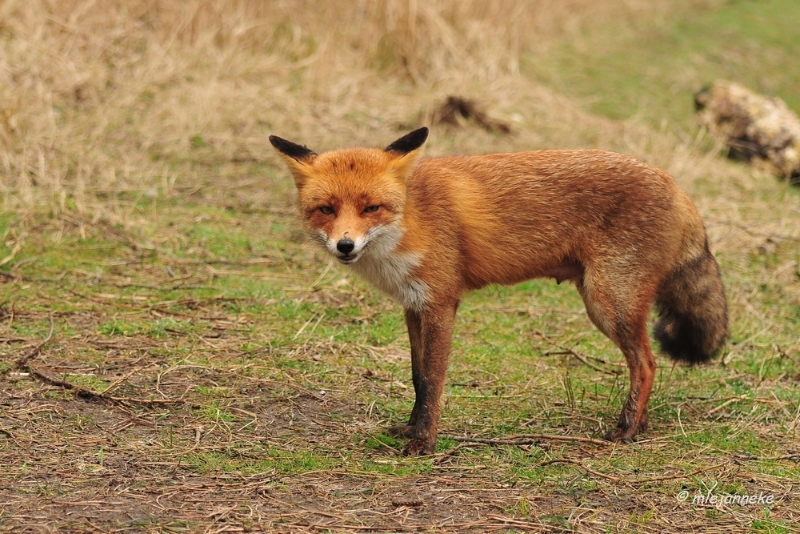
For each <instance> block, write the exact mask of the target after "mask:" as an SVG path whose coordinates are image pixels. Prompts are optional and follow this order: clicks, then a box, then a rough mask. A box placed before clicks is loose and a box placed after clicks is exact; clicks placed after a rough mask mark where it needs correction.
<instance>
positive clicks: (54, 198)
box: [0, 0, 713, 218]
mask: <svg viewBox="0 0 800 534" xmlns="http://www.w3.org/2000/svg"><path fill="white" fill-rule="evenodd" d="M706 3H709V4H710V3H713V2H706ZM694 4H698V5H702V4H703V2H697V1H694V2H690V1H688V0H687V1H685V2H679V3H675V2H667V1H659V2H638V3H637V2H630V1H627V2H623V1H614V2H602V3H599V2H590V1H586V0H574V1H570V2H558V3H552V2H544V1H542V2H528V3H519V2H512V1H510V0H496V1H493V2H484V1H477V0H474V1H466V2H452V1H437V2H416V1H399V0H384V1H380V2H350V3H345V4H333V3H322V4H320V3H319V2H303V1H295V2H254V1H234V0H231V1H226V2H212V1H208V0H206V1H199V0H195V1H189V2H180V3H177V4H176V3H173V2H166V1H164V2H153V1H116V2H106V3H103V5H102V7H101V6H100V5H99V4H97V3H96V2H94V1H80V0H72V1H65V2H47V1H44V0H42V1H38V0H37V1H30V2H27V1H26V2H23V1H16V0H10V1H8V2H5V3H4V4H3V6H2V8H1V9H2V11H0V17H1V19H0V20H1V21H2V22H0V29H2V33H3V35H4V37H5V38H4V41H3V47H4V54H3V59H2V65H0V69H1V70H0V72H2V77H3V83H2V85H1V86H0V91H2V93H0V102H2V103H1V104H0V106H1V109H0V120H1V124H0V140H2V144H3V161H2V166H3V183H2V185H3V190H4V191H5V195H4V198H5V200H6V208H7V209H9V208H11V209H14V208H16V207H20V206H31V205H34V204H39V205H41V204H42V203H44V204H47V205H50V204H55V205H56V206H57V207H58V209H61V210H64V209H66V208H67V207H71V206H73V204H74V207H75V208H76V209H78V210H79V211H81V212H87V211H91V212H93V213H96V212H97V210H98V209H100V210H101V211H102V212H104V213H106V214H109V215H112V216H114V217H116V218H120V217H123V218H124V215H125V213H126V210H125V209H124V206H118V205H117V204H116V203H115V201H119V198H120V193H123V192H126V191H142V190H146V189H148V188H153V189H157V190H160V191H162V192H163V193H164V194H170V193H171V192H172V191H173V189H174V188H175V187H178V188H184V189H186V188H193V187H195V186H196V185H197V183H196V181H197V179H198V178H200V179H209V178H210V177H209V176H200V177H198V176H197V175H196V174H195V173H193V172H191V168H192V166H191V165H190V164H189V163H188V161H187V160H188V159H189V158H188V157H187V155H188V154H189V151H190V149H191V148H192V146H193V145H192V143H193V141H192V140H193V139H194V140H195V143H197V144H199V143H207V144H209V145H212V146H213V147H214V148H215V149H216V150H217V152H216V154H217V155H218V156H219V157H220V158H221V159H225V160H228V161H230V160H235V159H237V158H238V159H240V160H241V159H248V158H252V159H255V160H262V159H264V158H267V159H269V157H270V156H269V155H268V154H270V153H269V152H268V150H267V143H265V139H266V136H267V135H268V134H269V133H273V132H276V133H281V134H282V135H286V136H289V137H292V136H293V137H297V138H299V139H303V140H304V141H305V142H308V143H313V144H314V145H322V146H325V147H328V146H338V145H340V144H341V141H342V140H346V142H348V143H349V142H353V143H356V142H364V141H367V140H371V139H373V138H374V137H375V136H376V134H378V133H380V134H381V136H386V135H387V126H389V127H395V128H400V127H406V126H411V125H417V124H419V123H420V122H421V121H422V120H423V118H424V117H425V116H426V113H428V112H429V111H430V109H431V107H432V106H434V105H435V104H436V103H437V102H438V101H440V100H442V99H443V98H444V97H445V96H446V95H448V94H451V93H453V92H459V91H464V89H466V91H464V92H466V93H468V94H465V95H463V96H467V97H472V98H477V99H478V100H479V101H487V102H491V103H492V108H493V111H494V112H495V113H497V114H499V115H500V116H501V117H503V118H505V119H508V120H510V121H511V122H512V123H518V124H519V128H518V130H519V131H520V135H519V136H517V138H516V142H515V143H513V146H512V148H516V147H532V146H533V147H536V146H543V145H544V144H545V143H553V144H557V145H569V144H572V145H574V144H576V140H577V142H578V143H581V142H583V143H586V140H585V137H586V136H587V135H589V134H587V131H592V132H594V131H595V129H596V124H586V121H587V118H586V117H584V116H581V115H580V113H579V112H578V110H577V109H575V107H574V106H573V105H572V104H571V103H569V102H567V101H565V100H564V99H563V98H561V97H560V96H559V95H557V94H554V93H553V92H552V91H550V90H548V89H546V88H544V87H542V86H540V85H538V84H536V83H535V82H532V81H529V80H526V79H524V78H522V77H520V76H519V75H518V71H519V63H520V58H521V56H522V54H523V53H529V52H530V51H531V50H534V51H535V50H540V49H543V48H544V47H546V46H547V45H548V44H550V43H552V42H553V41H554V40H555V39H558V38H560V37H563V36H565V35H579V34H580V33H581V32H582V31H584V30H585V29H586V28H591V27H593V25H598V26H600V25H602V24H604V23H605V22H606V21H616V20H618V19H620V18H628V19H631V20H634V19H635V17H637V16H638V15H640V14H641V13H643V12H647V13H648V16H650V15H652V13H650V12H651V10H656V11H657V12H659V13H664V14H668V13H670V12H671V11H674V10H679V9H682V8H685V7H686V6H691V5H694ZM498 28H499V29H501V31H498ZM589 122H590V123H591V122H592V121H589ZM566 123H568V124H569V126H567V124H566ZM539 125H545V127H546V128H547V129H548V132H547V133H546V134H545V135H540V134H537V133H536V132H537V130H539V129H540V126H539ZM576 130H578V131H576ZM581 139H583V141H581ZM476 141H477V142H475V145H474V146H476V147H477V146H481V145H483V144H485V139H480V140H476ZM462 144H463V143H462ZM446 148H447V149H449V148H450V147H446ZM466 148H467V149H469V148H471V147H470V144H469V143H468V144H467V147H466ZM180 162H183V163H186V165H184V166H180V165H177V163H180ZM194 170H195V171H197V172H200V171H199V170H197V169H196V168H195V169H194ZM201 174H202V173H201ZM98 197H99V198H100V200H101V201H100V202H96V201H95V199H97V198H98ZM109 198H111V199H112V201H111V202H108V199H109ZM120 202H121V201H120ZM90 206H91V207H90Z"/></svg>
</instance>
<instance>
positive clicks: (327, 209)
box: [319, 206, 334, 215]
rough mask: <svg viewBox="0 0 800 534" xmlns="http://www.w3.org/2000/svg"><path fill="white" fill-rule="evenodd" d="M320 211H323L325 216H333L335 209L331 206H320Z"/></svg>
mask: <svg viewBox="0 0 800 534" xmlns="http://www.w3.org/2000/svg"><path fill="white" fill-rule="evenodd" d="M319 211H321V212H322V213H323V214H324V215H333V213H334V211H333V208H332V207H330V206H320V207H319Z"/></svg>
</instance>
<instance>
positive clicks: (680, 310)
mask: <svg viewBox="0 0 800 534" xmlns="http://www.w3.org/2000/svg"><path fill="white" fill-rule="evenodd" d="M656 307H657V309H658V312H659V316H660V317H659V320H658V322H657V323H656V326H655V331H654V335H655V338H656V340H658V342H659V343H660V344H661V350H662V351H663V352H665V353H666V354H667V355H668V356H669V357H670V358H673V359H675V360H681V361H684V362H688V363H700V362H705V361H708V360H709V359H711V358H712V357H713V356H714V355H715V354H716V353H717V351H718V350H719V349H720V348H721V347H722V345H723V344H724V343H725V338H726V337H727V334H728V305H727V302H726V300H725V288H724V287H723V286H722V279H721V278H720V274H719V266H718V265H717V260H715V259H714V256H712V255H711V252H710V251H709V250H708V243H706V246H705V251H704V253H703V254H701V255H700V256H697V257H695V258H692V259H691V260H689V261H687V262H685V263H683V264H681V265H679V266H678V267H677V268H675V269H674V270H673V271H672V272H671V273H670V274H669V275H668V276H667V278H666V280H664V282H663V283H662V284H661V287H660V288H659V291H658V295H657V297H656Z"/></svg>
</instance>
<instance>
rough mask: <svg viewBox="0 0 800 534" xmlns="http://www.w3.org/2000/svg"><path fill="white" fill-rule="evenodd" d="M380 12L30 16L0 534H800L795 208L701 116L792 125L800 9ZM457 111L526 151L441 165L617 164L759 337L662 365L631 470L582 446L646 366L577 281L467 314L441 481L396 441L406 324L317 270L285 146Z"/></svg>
mask: <svg viewBox="0 0 800 534" xmlns="http://www.w3.org/2000/svg"><path fill="white" fill-rule="evenodd" d="M331 5H332V4H331ZM358 5H360V4H358V3H352V5H351V4H346V5H345V4H342V7H338V8H336V9H334V8H333V7H330V6H328V7H325V6H323V7H321V8H320V7H319V6H318V4H314V5H313V6H312V4H311V3H309V2H303V1H301V0H297V1H296V2H292V3H290V4H286V5H284V4H278V3H258V2H247V1H244V0H242V1H231V2H228V3H225V4H224V5H223V4H220V3H215V2H205V1H199V0H198V1H194V2H186V3H184V4H182V5H181V6H180V7H176V6H171V5H167V4H159V3H156V4H153V3H151V2H137V1H133V0H132V1H130V2H118V3H117V2H114V3H110V4H109V5H108V6H106V7H107V8H106V9H104V10H96V9H92V8H91V5H90V4H87V3H85V2H82V1H79V0H75V1H73V2H64V3H56V4H52V5H50V4H45V3H42V4H38V3H24V4H23V3H21V2H11V3H9V4H8V5H7V6H4V7H3V9H4V11H3V13H2V19H0V21H1V22H2V23H1V24H0V34H2V35H3V38H4V39H3V40H2V46H3V47H4V50H5V52H6V53H5V55H4V56H3V59H2V60H0V61H2V62H3V69H2V72H3V73H5V74H4V76H7V77H9V79H10V80H16V81H15V82H14V83H6V84H4V85H2V87H0V92H2V95H3V98H2V99H0V102H1V103H0V142H2V143H3V147H4V155H3V158H0V164H1V165H2V187H3V189H2V200H3V206H4V210H3V213H2V214H1V215H0V235H2V236H3V239H2V241H0V262H2V265H0V275H2V276H0V280H1V281H2V282H3V283H2V285H0V304H1V305H0V318H2V321H0V329H1V330H0V332H2V333H0V341H1V343H0V387H2V398H3V401H2V403H3V410H2V414H0V440H1V441H0V443H2V444H3V446H2V447H0V466H3V467H2V468H0V473H2V476H0V480H3V481H6V482H4V483H3V482H0V502H2V503H3V505H2V507H0V530H4V531H24V530H26V529H30V528H33V527H31V525H42V526H41V527H37V528H40V530H41V531H52V530H59V529H61V530H71V531H78V532H95V531H112V530H123V531H124V530H128V531H136V532H138V531H142V532H161V531H171V530H184V531H224V530H226V529H233V530H236V529H245V530H247V529H250V530H256V531H257V530H259V529H260V530H267V531H270V530H271V531H286V532H290V531H291V532H297V531H308V532H310V531H320V530H322V531H334V532H351V531H361V530H364V529H373V530H377V531H387V530H390V531H406V530H422V531H429V532H449V531H453V532H455V531H459V532H460V531H465V530H474V531H487V530H501V531H508V532H514V531H553V530H568V531H569V530H575V531H592V532H594V531H603V532H613V531H638V532H662V531H698V530H703V531H710V532H714V531H751V532H795V531H797V528H796V527H795V526H794V525H796V524H797V500H798V495H797V492H796V490H795V489H793V488H794V486H793V481H794V480H796V479H797V477H798V476H800V468H799V467H798V462H797V459H798V451H800V442H798V437H797V432H798V428H797V427H798V420H800V416H799V415H798V414H799V413H800V408H798V407H800V393H798V389H797V387H796V384H797V378H798V376H800V367H798V355H799V354H800V339H798V335H797V332H798V331H800V271H798V265H799V264H800V247H798V240H800V233H798V228H800V224H798V222H800V221H799V220H798V219H800V192H799V191H798V189H797V188H790V187H788V186H786V184H784V183H782V182H780V181H779V180H777V179H775V178H773V177H771V176H766V175H763V174H759V173H756V172H754V171H751V170H750V169H747V168H745V167H742V166H740V165H738V164H734V163H731V162H728V161H726V160H725V159H724V158H722V157H721V155H720V150H719V148H718V147H716V145H714V143H713V142H712V141H710V140H709V139H707V138H705V137H704V136H703V134H702V132H700V131H699V130H697V129H695V128H694V126H693V125H692V122H691V121H692V119H691V93H692V92H693V91H694V90H695V89H696V88H698V86H699V85H702V84H704V83H707V82H708V81H711V80H712V79H713V78H714V77H717V76H725V77H731V78H735V79H737V80H741V81H744V82H746V83H748V84H749V85H751V86H752V87H753V88H755V89H758V90H761V91H765V92H768V93H773V94H778V95H780V96H782V97H783V98H785V99H786V100H787V102H788V103H789V104H790V106H793V107H794V109H795V110H797V109H798V108H799V106H798V104H797V102H796V101H795V100H793V99H794V98H796V95H794V94H793V93H792V91H791V88H793V87H797V86H800V74H798V72H797V70H796V69H790V68H784V66H785V65H790V64H792V61H793V58H794V57H795V56H796V55H797V47H798V41H797V33H796V32H793V31H791V30H792V28H794V27H796V26H797V21H798V17H800V10H798V8H797V7H795V6H794V4H793V3H792V2H790V1H789V0H769V1H767V2H759V3H755V2H745V1H743V2H720V1H704V2H700V1H689V0H686V1H679V2H667V1H663V2H662V1H654V2H646V3H645V2H631V1H627V2H611V1H609V2H599V3H598V2H588V1H582V0H576V1H575V2H564V3H559V4H557V5H552V4H548V5H545V3H535V2H534V3H529V4H525V5H522V4H519V3H517V2H510V1H509V2H494V3H490V2H478V1H469V2H461V3H454V2H448V1H442V2H434V3H429V4H426V6H424V7H423V6H422V4H421V3H414V2H400V1H390V0H385V1H382V2H374V3H369V5H367V4H364V5H363V6H362V7H361V8H358V7H357V6H358ZM220 6H222V7H220ZM354 6H355V7H354ZM359 9H361V11H359ZM501 27H502V28H506V31H504V32H499V31H497V28H501ZM461 91H468V92H469V94H465V95H463V96H467V97H470V98H474V99H476V101H478V102H479V103H480V104H481V105H483V106H485V107H486V108H487V109H488V112H489V113H490V115H492V116H493V117H497V118H498V119H499V120H504V121H507V122H508V123H509V124H511V125H512V129H513V130H514V132H515V133H514V135H512V136H503V135H499V134H496V133H487V132H484V131H482V130H480V129H478V128H475V127H466V128H461V129H458V128H450V129H448V128H444V127H434V128H433V131H432V138H431V142H430V152H431V153H433V154H443V153H455V152H464V153H479V152H488V151H509V150H523V149H529V148H544V147H556V146H559V147H560V146H573V147H587V146H591V147H602V148H608V149H615V150H621V151H625V152H628V153H631V154H634V155H636V156H638V157H641V158H643V159H645V160H647V161H649V162H651V163H654V164H657V165H659V166H661V167H663V168H665V169H667V170H669V171H670V172H671V173H672V174H673V175H674V176H675V177H676V180H678V182H679V183H680V185H681V186H682V187H683V188H684V189H685V190H687V191H688V192H689V194H690V196H691V197H692V198H693V199H694V201H695V202H696V204H697V206H698V209H699V210H700V212H701V214H702V215H703V217H704V220H705V221H706V224H707V228H708V231H709V236H710V238H711V243H712V249H713V250H714V252H715V254H716V255H717V258H718V259H719V262H720V264H721V266H722V269H723V274H724V281H725V284H726V289H727V293H728V299H729V305H730V312H731V321H732V327H731V336H730V340H729V343H728V345H727V346H726V347H725V350H724V351H723V354H722V355H721V357H720V359H719V360H718V361H716V362H715V363H713V364H711V365H708V366H703V367H699V368H696V369H689V368H685V367H680V366H672V365H671V363H670V362H668V361H667V360H666V359H665V358H663V357H659V358H658V364H659V368H658V374H657V381H656V387H655V390H654V394H653V397H652V399H651V403H650V425H651V426H650V429H649V430H648V431H647V432H646V433H645V434H643V436H642V438H641V440H640V441H638V442H637V443H635V444H628V445H619V446H611V445H598V444H596V443H594V442H587V441H580V440H571V441H570V440H567V441H564V440H561V439H557V437H558V436H570V437H573V438H591V437H597V436H600V435H602V434H603V432H604V431H605V430H607V428H608V427H609V425H612V424H613V423H614V421H615V419H616V417H617V415H618V413H619V410H620V408H621V404H622V401H623V400H624V397H625V395H626V393H627V378H626V377H627V368H626V367H625V365H624V362H623V360H622V357H621V354H620V353H619V352H618V351H617V350H616V349H615V347H614V346H613V345H612V343H611V342H610V341H608V340H607V339H605V338H604V337H603V336H602V335H601V334H600V333H599V332H598V331H597V330H596V329H595V328H594V327H593V326H592V325H591V323H590V322H589V320H588V319H587V318H586V315H585V312H584V311H583V307H582V303H581V300H580V298H579V296H578V295H577V293H576V292H575V290H574V288H572V287H570V286H569V285H568V284H562V285H557V284H555V282H553V281H549V280H535V281H531V282H526V283H523V284H519V285H517V286H514V287H497V286H493V287H489V288H486V289H484V290H482V291H480V292H476V293H472V294H470V295H468V296H466V297H465V298H464V300H463V303H462V305H461V308H460V310H459V315H458V318H457V322H456V335H455V337H454V340H453V353H452V357H451V365H450V369H449V375H448V383H447V389H446V392H445V398H444V405H443V418H442V423H441V425H442V429H441V431H442V434H443V435H442V436H441V438H440V440H439V443H438V448H437V453H436V454H435V455H433V456H431V457H425V458H402V457H399V456H398V454H397V453H398V451H399V449H401V448H402V446H403V441H402V440H397V439H394V438H391V437H389V436H388V435H387V434H386V428H387V427H388V426H390V425H391V424H396V423H397V422H398V421H402V420H403V419H405V418H406V417H407V416H408V413H409V410H410V408H411V406H412V404H413V388H412V386H411V381H410V361H409V357H408V351H409V347H408V341H407V339H406V332H405V327H404V323H403V318H402V313H401V310H399V309H398V307H397V306H396V305H395V304H393V303H392V302H391V301H389V300H388V299H387V298H386V297H384V296H383V295H381V294H380V293H379V292H378V291H377V290H375V289H374V288H371V287H370V286H368V285H367V284H366V283H365V282H364V281H362V280H360V279H358V278H356V277H354V276H352V275H351V274H350V273H349V272H348V271H347V270H346V269H344V268H342V267H340V266H338V265H331V264H330V262H329V259H328V258H327V257H326V256H325V255H324V254H323V253H322V252H321V251H318V250H316V249H315V248H314V247H312V246H310V245H309V244H306V242H305V239H304V237H303V235H302V233H301V231H300V226H299V223H298V222H297V220H296V218H295V216H294V205H293V202H294V196H293V195H294V192H293V184H292V182H291V179H290V178H289V176H288V174H287V173H286V172H285V170H284V169H283V168H282V167H281V166H280V164H279V161H277V158H275V157H274V155H273V154H272V153H271V151H270V149H269V146H268V143H267V140H266V137H267V136H268V135H269V134H272V133H275V134H278V135H282V136H286V137H288V138H290V139H294V140H296V141H299V142H303V143H307V144H308V145H309V146H311V147H312V148H315V149H317V150H323V149H327V148H333V147H337V146H342V145H347V144H356V143H370V144H375V143H380V142H384V141H380V140H381V139H383V140H385V142H388V141H390V140H391V139H393V138H395V137H396V136H397V135H396V134H397V132H399V131H404V130H408V129H410V128H412V127H415V126H417V125H419V123H420V122H424V121H425V117H428V116H430V111H431V109H432V107H433V106H435V105H436V104H437V103H439V102H441V101H442V100H443V98H444V96H446V95H448V94H451V93H460V92H461ZM51 320H52V325H53V335H52V338H49V339H48V335H49V332H50V328H51ZM44 340H47V342H46V343H44V344H42V342H43V341H44ZM20 358H23V359H25V361H24V362H22V363H18V362H19V359H20ZM554 436H555V437H554ZM481 440H482V441H481ZM682 491H687V492H688V493H689V494H690V495H695V494H696V493H697V492H701V493H705V492H708V491H711V492H712V493H714V494H715V495H719V496H724V495H730V494H747V495H752V494H758V493H759V492H763V493H765V494H770V495H773V496H774V497H775V502H774V503H773V504H771V505H764V504H759V505H748V506H737V505H724V506H714V505H711V504H694V503H692V501H691V499H689V500H688V502H687V501H681V500H679V499H678V498H677V496H678V495H679V494H680V492H682ZM43 503H44V504H45V505H46V506H44V505H43Z"/></svg>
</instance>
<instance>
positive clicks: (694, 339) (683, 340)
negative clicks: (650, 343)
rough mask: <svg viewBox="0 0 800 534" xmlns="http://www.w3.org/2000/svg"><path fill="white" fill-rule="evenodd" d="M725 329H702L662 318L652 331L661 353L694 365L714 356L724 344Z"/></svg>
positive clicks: (690, 324)
mask: <svg viewBox="0 0 800 534" xmlns="http://www.w3.org/2000/svg"><path fill="white" fill-rule="evenodd" d="M724 330H725V329H723V330H722V331H719V329H715V328H713V327H711V328H703V327H701V326H699V325H695V324H692V323H691V322H689V321H685V320H684V321H680V320H675V319H671V318H668V317H662V318H661V319H660V320H659V321H658V322H657V323H656V326H655V328H654V330H653V336H654V337H655V338H656V341H658V343H659V345H660V346H661V351H662V352H664V353H665V354H667V356H669V357H670V358H672V359H673V360H678V361H681V362H685V363H688V364H690V365H696V364H701V363H706V362H708V361H710V360H711V359H712V358H714V356H716V355H717V354H718V353H719V351H720V349H721V348H722V346H723V345H724V344H725V331H724Z"/></svg>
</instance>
